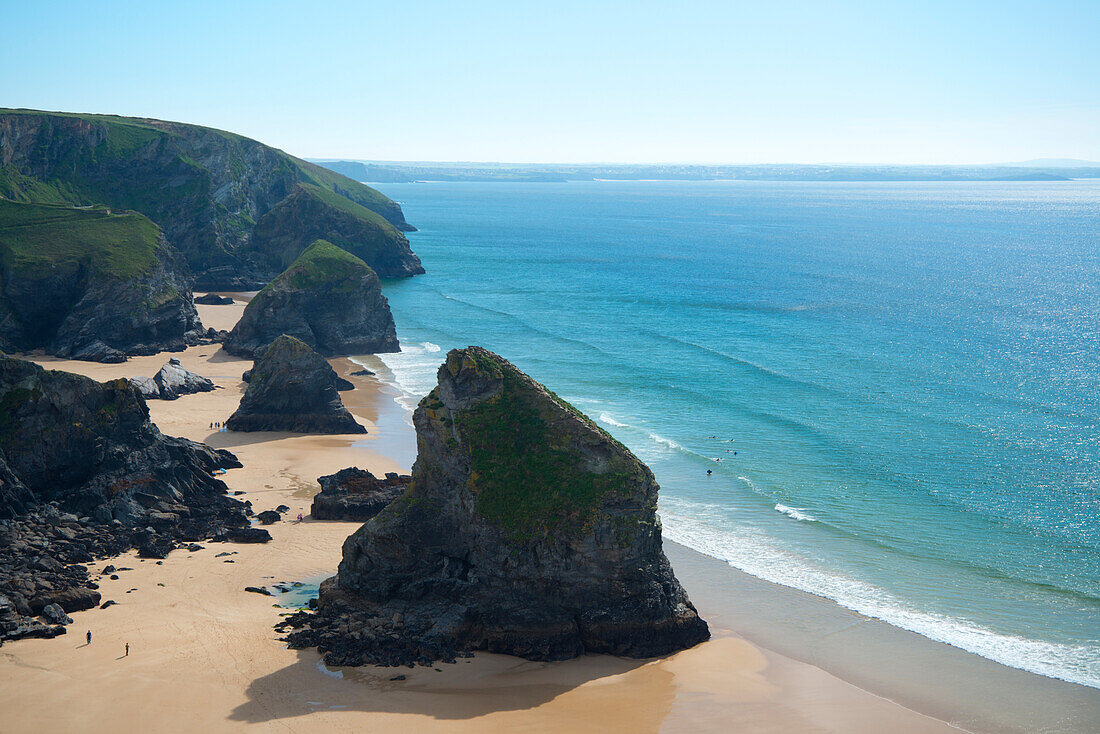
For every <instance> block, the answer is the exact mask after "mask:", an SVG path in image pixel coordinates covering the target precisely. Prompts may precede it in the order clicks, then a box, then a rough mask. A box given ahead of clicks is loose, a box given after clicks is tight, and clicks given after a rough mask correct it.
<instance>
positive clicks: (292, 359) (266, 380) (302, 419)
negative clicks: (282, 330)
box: [225, 334, 367, 433]
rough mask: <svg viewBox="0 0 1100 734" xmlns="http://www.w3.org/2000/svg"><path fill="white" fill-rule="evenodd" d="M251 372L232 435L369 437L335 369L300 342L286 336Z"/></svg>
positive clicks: (233, 418)
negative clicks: (344, 399) (348, 405)
mask: <svg viewBox="0 0 1100 734" xmlns="http://www.w3.org/2000/svg"><path fill="white" fill-rule="evenodd" d="M250 372H251V374H250V376H249V381H248V389H247V390H246V391H245V394H244V397H243V398H241V404H240V407H238V408H237V411H236V412H235V413H233V415H232V416H230V418H229V420H227V421H226V422H225V426H226V428H228V429H229V430H231V431H297V432H301V433H366V432H367V429H366V428H364V427H363V426H361V425H359V424H358V423H356V421H355V418H353V417H352V415H351V413H349V412H348V410H347V408H345V407H344V403H343V402H342V401H341V400H340V393H339V392H338V388H339V382H338V381H339V378H338V377H337V376H336V372H335V371H334V370H333V369H332V366H331V365H330V364H329V363H328V362H327V361H326V360H325V359H324V357H322V356H321V355H319V354H317V352H315V351H313V350H312V349H310V348H309V346H308V345H306V344H304V343H303V342H301V341H300V340H298V339H295V338H294V337H292V336H287V335H285V334H284V335H283V336H280V337H279V338H278V339H276V340H275V341H273V342H272V343H271V345H270V346H268V347H267V349H265V350H264V352H263V354H262V355H260V358H259V359H257V360H256V363H255V365H254V366H253V367H252V369H251V370H250Z"/></svg>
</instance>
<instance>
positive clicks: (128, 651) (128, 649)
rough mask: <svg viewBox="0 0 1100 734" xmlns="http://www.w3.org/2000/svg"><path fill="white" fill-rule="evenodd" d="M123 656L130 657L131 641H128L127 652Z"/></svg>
mask: <svg viewBox="0 0 1100 734" xmlns="http://www.w3.org/2000/svg"><path fill="white" fill-rule="evenodd" d="M122 657H124V658H128V657H130V643H129V642H127V643H126V654H125V655H123V656H122Z"/></svg>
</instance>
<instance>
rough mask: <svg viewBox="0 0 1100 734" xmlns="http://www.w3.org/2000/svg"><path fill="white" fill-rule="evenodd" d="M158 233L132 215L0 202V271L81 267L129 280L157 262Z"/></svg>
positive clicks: (153, 225) (147, 223)
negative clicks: (84, 266) (1, 269)
mask: <svg viewBox="0 0 1100 734" xmlns="http://www.w3.org/2000/svg"><path fill="white" fill-rule="evenodd" d="M159 235H160V230H159V229H158V228H157V226H156V225H155V224H153V223H152V222H151V221H149V220H148V219H147V218H146V217H144V216H142V215H141V214H138V213H136V212H125V213H121V214H113V213H111V212H109V211H108V210H107V209H106V208H103V207H93V208H86V209H79V208H73V207H66V206H58V205H48V204H25V203H17V202H13V201H7V200H3V199H0V267H2V268H3V269H4V270H5V271H10V272H18V273H27V272H46V271H49V270H56V269H58V268H61V269H72V268H76V267H79V266H81V265H86V266H88V267H91V268H92V269H93V270H94V271H95V272H98V273H101V274H103V275H106V276H109V277H115V278H134V277H137V276H138V275H141V274H143V273H146V272H148V271H149V270H150V269H152V268H153V267H154V266H155V265H156V263H157V249H158V247H159V246H160V242H159Z"/></svg>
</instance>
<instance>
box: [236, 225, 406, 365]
mask: <svg viewBox="0 0 1100 734" xmlns="http://www.w3.org/2000/svg"><path fill="white" fill-rule="evenodd" d="M283 334H289V335H290V336H293V337H295V338H297V339H300V340H301V341H302V342H304V343H306V344H308V345H309V346H310V347H311V348H313V349H315V350H316V351H318V352H320V353H321V354H323V355H326V356H334V355H339V354H375V353H378V352H397V351H400V349H399V347H398V343H397V332H396V329H395V327H394V323H393V315H392V314H391V313H390V306H389V303H388V302H387V301H386V297H385V296H384V295H382V281H380V280H379V279H378V276H377V275H376V274H375V272H374V271H373V270H371V269H370V267H368V266H367V264H366V263H365V262H363V261H362V260H360V259H359V258H357V257H355V256H354V255H352V254H350V253H348V252H345V251H344V250H342V249H340V248H339V247H337V246H336V245H334V244H332V243H331V242H326V241H324V240H317V241H316V242H314V243H313V244H311V245H310V246H309V247H308V248H306V250H305V251H304V252H303V253H302V254H301V255H299V256H298V259H297V260H295V261H294V264H292V265H291V266H290V267H289V268H288V269H287V270H286V271H284V272H283V273H282V274H281V275H280V276H279V277H277V278H275V279H274V280H273V281H271V282H270V283H268V284H267V286H265V287H264V289H263V290H261V291H260V292H259V293H258V294H256V296H255V297H254V298H253V299H252V300H251V301H249V303H248V306H246V307H245V310H244V313H243V314H242V315H241V318H240V321H238V322H237V325H236V326H234V327H233V330H232V331H231V332H230V333H229V337H228V338H227V339H226V340H225V342H224V344H223V345H222V346H223V348H224V349H225V351H227V352H229V353H230V354H235V355H238V356H243V357H252V358H255V357H256V356H257V355H258V354H259V353H260V352H262V351H263V350H264V349H265V348H266V347H267V345H268V344H270V343H271V342H273V341H274V340H275V339H276V338H278V337H279V336H281V335H283Z"/></svg>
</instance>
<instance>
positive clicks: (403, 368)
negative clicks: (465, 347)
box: [376, 341, 443, 410]
mask: <svg viewBox="0 0 1100 734" xmlns="http://www.w3.org/2000/svg"><path fill="white" fill-rule="evenodd" d="M441 351H443V348H442V347H440V346H439V345H438V344H433V343H432V342H430V341H423V342H412V343H405V342H403V343H402V344H401V351H400V352H394V353H392V354H379V355H376V356H377V357H378V359H379V361H381V362H382V364H383V365H385V367H386V370H387V371H388V372H389V375H386V374H379V375H378V377H379V379H382V380H383V381H384V382H386V383H388V384H389V385H390V386H391V387H393V388H395V389H396V390H397V391H398V392H399V393H401V397H399V398H398V402H399V403H401V405H403V406H404V407H405V408H406V409H408V410H413V409H414V408H415V407H416V405H417V403H419V402H420V399H421V398H422V397H424V396H425V395H427V394H428V393H429V392H431V391H432V389H433V388H435V385H436V373H437V372H438V371H439V365H440V364H441V363H442V361H443V360H442V358H441V356H440V354H439V353H440V352H441Z"/></svg>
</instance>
